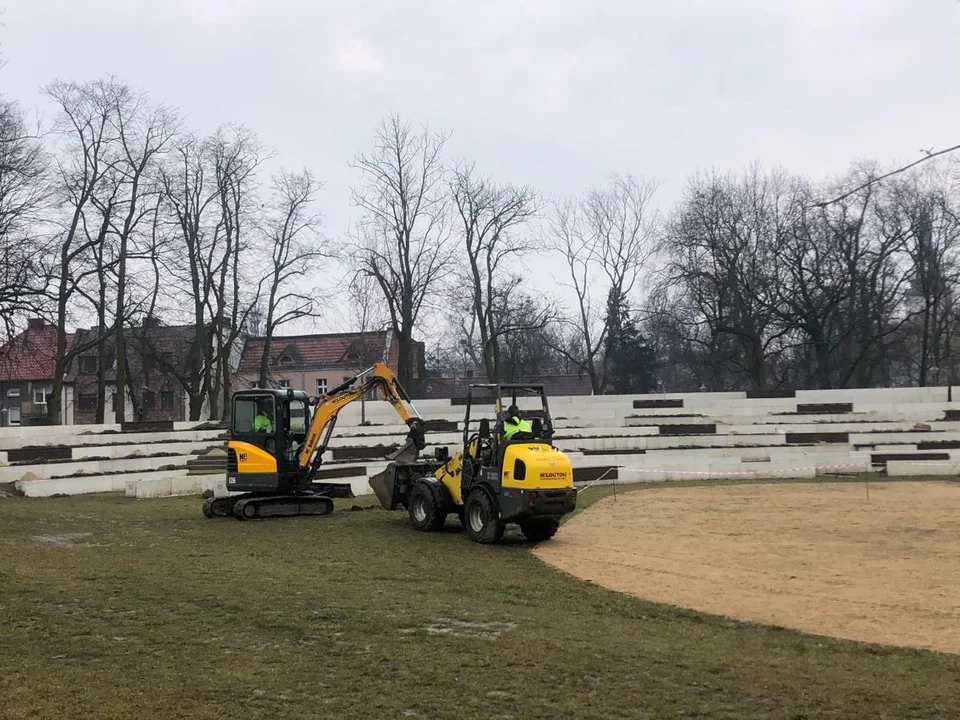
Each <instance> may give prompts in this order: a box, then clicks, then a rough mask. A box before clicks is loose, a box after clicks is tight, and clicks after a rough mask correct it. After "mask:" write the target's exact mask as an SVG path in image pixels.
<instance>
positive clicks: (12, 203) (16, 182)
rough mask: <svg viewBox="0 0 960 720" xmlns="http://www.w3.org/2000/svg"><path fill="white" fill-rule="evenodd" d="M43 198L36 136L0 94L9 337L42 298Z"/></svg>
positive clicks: (0, 231) (0, 319)
mask: <svg viewBox="0 0 960 720" xmlns="http://www.w3.org/2000/svg"><path fill="white" fill-rule="evenodd" d="M48 200H49V187H48V183H47V158H46V157H45V155H44V153H43V149H42V146H41V143H40V140H39V138H38V137H37V136H36V135H35V134H34V133H32V132H30V130H28V128H27V121H26V117H25V115H24V113H23V112H22V111H21V110H20V108H19V107H18V106H17V105H16V104H15V103H13V102H10V101H8V100H5V99H3V97H2V96H0V263H2V272H0V323H2V324H3V326H4V330H5V332H6V335H7V337H8V338H9V337H11V336H12V335H13V332H14V325H15V323H16V321H17V318H18V317H19V316H21V315H23V314H26V313H36V312H38V311H40V310H41V309H42V308H43V305H44V304H45V303H44V298H45V290H46V280H47V278H46V275H47V273H46V268H45V267H44V265H43V259H44V253H45V250H46V248H45V247H44V243H43V238H42V237H41V236H40V235H39V233H38V232H37V230H38V228H39V227H40V226H41V225H42V223H43V219H44V218H43V211H44V210H45V209H46V206H47V203H48Z"/></svg>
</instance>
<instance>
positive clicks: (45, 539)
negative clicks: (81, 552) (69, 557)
mask: <svg viewBox="0 0 960 720" xmlns="http://www.w3.org/2000/svg"><path fill="white" fill-rule="evenodd" d="M92 534H93V533H61V534H59V535H34V536H33V542H34V543H35V544H36V545H38V546H39V547H47V548H74V547H93V545H90V544H89V543H81V542H78V540H82V539H83V538H87V537H90V536H91V535H92Z"/></svg>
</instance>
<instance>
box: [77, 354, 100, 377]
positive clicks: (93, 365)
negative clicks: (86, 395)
mask: <svg viewBox="0 0 960 720" xmlns="http://www.w3.org/2000/svg"><path fill="white" fill-rule="evenodd" d="M79 362H80V374H81V375H96V374H97V358H96V357H93V356H88V357H82V358H80V361H79Z"/></svg>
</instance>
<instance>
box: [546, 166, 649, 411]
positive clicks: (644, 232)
mask: <svg viewBox="0 0 960 720" xmlns="http://www.w3.org/2000/svg"><path fill="white" fill-rule="evenodd" d="M656 190H657V184H656V183H655V182H653V181H651V180H647V179H644V178H635V177H633V176H632V175H614V176H612V177H611V179H610V182H609V183H608V185H607V187H604V188H595V189H591V190H589V191H588V192H587V193H586V194H585V195H584V196H583V197H581V198H577V199H569V198H568V199H564V200H561V201H559V202H557V203H555V204H554V208H553V212H552V217H551V220H550V233H551V238H550V245H551V246H552V247H553V248H554V249H555V250H557V251H558V252H559V253H560V255H561V256H562V257H563V258H564V261H565V262H566V265H567V270H568V273H569V278H570V283H571V284H570V286H571V288H572V289H573V291H574V294H575V296H576V299H577V307H576V309H575V314H574V317H572V318H569V319H567V321H566V322H567V324H568V325H569V326H570V328H571V329H572V330H573V332H574V333H575V334H576V335H577V338H578V342H577V343H576V345H578V346H579V347H580V348H581V354H580V356H579V357H572V356H571V357H570V360H572V361H575V362H576V363H577V365H578V366H579V367H580V369H581V370H582V371H583V372H585V373H586V374H587V375H588V376H589V377H590V382H591V384H592V385H593V390H594V392H596V393H600V392H603V390H604V388H605V387H606V385H607V381H608V370H609V368H608V364H607V360H606V354H605V353H604V349H605V347H606V344H607V339H608V337H609V336H610V335H611V332H616V331H617V328H615V327H613V325H614V324H615V323H616V322H618V321H619V320H618V318H620V313H619V312H616V313H614V312H610V308H611V307H617V308H619V307H621V306H622V305H623V303H625V302H626V301H627V299H628V298H629V297H630V295H631V293H632V292H633V290H634V288H635V286H636V282H637V278H638V277H639V276H640V275H641V273H643V272H644V271H646V270H649V269H650V268H649V265H650V263H651V260H652V258H653V256H654V255H655V253H656V249H657V223H658V220H657V217H656V214H655V213H654V211H653V208H652V207H651V206H652V202H653V197H654V195H655V193H656ZM611 298H614V300H615V302H614V303H613V304H611ZM558 349H559V350H562V351H564V352H565V353H566V352H567V350H565V349H564V348H558Z"/></svg>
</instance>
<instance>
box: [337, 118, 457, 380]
mask: <svg viewBox="0 0 960 720" xmlns="http://www.w3.org/2000/svg"><path fill="white" fill-rule="evenodd" d="M446 139H447V136H446V135H443V134H437V133H433V132H431V131H430V130H428V129H424V130H423V131H422V132H419V133H416V132H414V130H413V128H412V126H411V125H410V123H408V122H404V121H403V120H401V119H400V118H399V117H397V116H391V117H390V118H388V119H386V120H384V121H383V122H382V123H381V125H380V127H379V128H378V130H377V132H376V135H375V139H374V144H373V148H372V150H371V151H370V152H369V153H367V154H360V155H358V156H357V157H356V159H355V160H354V162H353V163H352V167H354V168H355V169H358V170H359V171H360V173H361V175H362V184H361V185H360V187H359V188H357V189H355V190H354V192H353V201H354V203H355V204H356V205H357V206H359V207H360V208H361V210H362V211H363V218H362V220H361V222H360V225H359V231H358V238H357V251H356V252H355V253H354V257H353V264H354V266H355V268H356V269H357V270H359V271H360V272H362V273H364V274H367V275H369V276H370V277H372V278H374V279H375V280H376V282H377V285H378V286H379V288H380V291H381V293H382V294H383V297H384V301H385V303H386V306H387V310H388V313H389V316H390V324H391V328H392V330H393V332H394V335H395V337H396V339H397V344H398V349H399V354H400V356H399V362H398V368H397V369H398V376H399V379H400V382H401V384H403V385H405V386H406V387H407V388H408V390H409V389H410V388H411V381H412V380H413V378H414V375H415V356H414V337H413V335H414V330H415V329H416V327H417V323H418V321H419V319H420V316H421V312H422V311H423V310H424V306H425V303H426V302H427V301H428V299H429V298H430V296H431V294H432V293H433V292H434V290H436V289H437V288H438V287H440V285H441V283H443V281H444V279H445V278H446V276H447V275H448V274H449V272H450V270H451V260H452V256H451V249H450V246H449V243H448V242H447V240H448V234H447V227H446V219H447V218H446V213H447V208H446V197H445V192H444V191H445V185H444V166H443V161H442V158H441V152H442V150H443V147H444V143H445V142H446Z"/></svg>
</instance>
